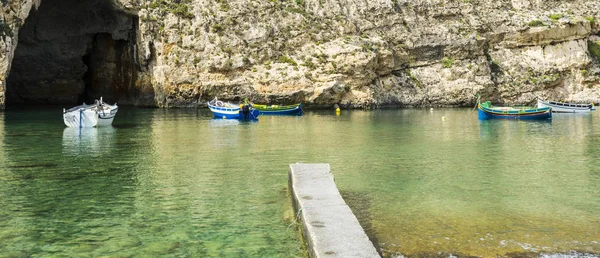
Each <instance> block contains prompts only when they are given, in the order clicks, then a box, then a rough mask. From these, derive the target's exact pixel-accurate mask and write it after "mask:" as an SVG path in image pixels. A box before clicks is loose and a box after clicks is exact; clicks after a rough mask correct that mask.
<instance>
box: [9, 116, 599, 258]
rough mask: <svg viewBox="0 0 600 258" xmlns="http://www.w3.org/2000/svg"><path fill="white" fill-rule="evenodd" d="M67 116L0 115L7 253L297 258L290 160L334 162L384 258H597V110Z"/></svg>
mask: <svg viewBox="0 0 600 258" xmlns="http://www.w3.org/2000/svg"><path fill="white" fill-rule="evenodd" d="M60 112H61V110H60V109H52V108H47V109H44V110H24V111H17V110H8V111H6V112H4V113H3V114H1V116H0V206H1V207H3V208H2V209H0V257H2V256H33V257H44V256H52V255H57V256H66V257H85V256H103V255H108V256H131V255H134V256H157V255H164V256H166V257H169V256H171V257H185V256H187V257H219V256H221V257H305V256H306V250H305V248H304V247H303V243H302V241H301V239H300V237H299V234H298V230H297V228H296V224H295V223H294V214H293V211H292V210H291V207H290V206H291V202H290V197H289V194H288V189H287V173H288V165H289V164H291V163H295V162H305V163H312V162H314V163H316V162H319V163H330V165H331V169H332V173H333V174H334V176H335V178H336V182H337V184H338V187H339V189H340V191H341V192H342V195H343V196H344V198H345V199H346V201H347V202H348V204H349V205H350V207H351V208H352V209H353V212H354V213H355V214H356V215H357V217H358V218H359V221H360V222H361V224H362V225H363V226H364V227H365V229H366V231H367V233H368V234H369V236H370V237H371V239H372V240H373V241H374V242H375V243H376V245H377V246H378V249H379V250H381V252H382V254H383V255H384V256H386V257H392V256H399V255H406V256H446V257H447V254H454V255H463V256H468V255H472V256H481V257H492V256H496V255H500V256H504V255H517V256H518V255H522V254H526V255H530V254H540V253H572V252H578V253H595V254H598V253H600V216H598V214H600V168H598V165H600V159H599V157H600V151H599V150H598V147H600V145H599V144H600V129H599V128H600V117H598V113H593V114H591V115H590V114H588V115H555V116H554V119H553V120H552V121H547V122H535V121H530V122H523V121H478V120H477V113H476V112H473V111H471V110H470V109H435V110H433V112H430V111H429V110H427V109H402V110H376V111H343V112H342V114H341V115H339V116H336V115H335V114H334V113H333V112H330V111H319V112H316V111H309V112H306V113H305V115H304V116H301V117H295V116H289V117H279V116H274V117H269V116H263V117H260V120H259V121H258V122H255V123H239V122H237V121H227V120H212V119H211V114H210V113H209V111H208V110H204V109H202V110H191V109H180V110H162V109H127V108H121V109H120V111H119V114H118V115H117V117H116V119H115V121H114V124H113V127H110V128H97V129H96V128H91V129H87V130H83V131H81V132H79V131H78V130H71V129H70V128H65V126H64V125H63V123H62V120H61V117H60ZM442 117H444V118H445V119H442ZM594 128H596V129H594Z"/></svg>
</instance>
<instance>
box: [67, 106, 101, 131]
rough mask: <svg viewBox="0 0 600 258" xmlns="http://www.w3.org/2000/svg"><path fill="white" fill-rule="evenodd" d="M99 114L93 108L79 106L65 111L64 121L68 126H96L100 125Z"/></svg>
mask: <svg viewBox="0 0 600 258" xmlns="http://www.w3.org/2000/svg"><path fill="white" fill-rule="evenodd" d="M98 120H99V119H98V115H97V114H96V111H94V110H92V109H84V108H79V109H76V110H71V111H69V112H66V111H65V112H63V121H64V123H65V125H66V126H68V127H79V128H81V127H94V126H97V125H98Z"/></svg>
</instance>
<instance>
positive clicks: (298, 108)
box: [252, 103, 302, 116]
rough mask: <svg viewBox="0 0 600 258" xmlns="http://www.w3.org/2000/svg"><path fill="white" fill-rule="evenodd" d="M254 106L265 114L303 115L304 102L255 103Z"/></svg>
mask: <svg viewBox="0 0 600 258" xmlns="http://www.w3.org/2000/svg"><path fill="white" fill-rule="evenodd" d="M252 107H254V108H255V109H258V110H260V113H261V114H263V115H297V116H301V115H302V103H298V104H293V105H286V106H280V105H264V104H253V105H252Z"/></svg>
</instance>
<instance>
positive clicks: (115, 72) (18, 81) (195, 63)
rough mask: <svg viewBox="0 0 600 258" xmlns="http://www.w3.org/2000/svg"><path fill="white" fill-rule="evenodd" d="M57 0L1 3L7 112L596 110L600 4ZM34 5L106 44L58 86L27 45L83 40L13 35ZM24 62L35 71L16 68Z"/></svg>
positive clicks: (68, 65)
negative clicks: (217, 104)
mask: <svg viewBox="0 0 600 258" xmlns="http://www.w3.org/2000/svg"><path fill="white" fill-rule="evenodd" d="M56 1H57V0H43V1H39V0H38V1H32V0H29V1H27V0H22V1H2V7H1V8H2V12H1V13H0V18H2V24H1V28H0V35H1V37H0V51H2V53H3V55H0V80H1V81H2V85H1V88H2V90H1V91H0V94H1V95H0V104H2V105H4V102H5V101H6V102H7V103H9V104H10V103H11V102H24V103H27V102H30V101H33V100H35V102H39V103H67V102H68V103H71V102H77V101H81V100H85V99H89V98H94V97H97V96H100V95H103V96H109V97H110V98H111V100H113V101H119V102H120V103H123V104H130V105H138V106H158V107H197V106H204V105H205V102H206V101H207V100H209V99H211V98H213V97H215V96H217V97H219V98H221V99H224V100H233V101H236V100H240V99H243V98H245V97H248V98H249V99H250V100H251V101H254V102H270V103H292V102H303V103H305V104H306V105H307V106H309V107H310V106H312V107H331V106H332V105H333V104H336V103H337V104H340V105H341V106H342V107H352V108H373V107H384V106H472V105H473V104H474V103H475V101H476V98H477V94H480V95H481V96H482V98H485V99H489V100H492V101H494V102H498V103H508V104H517V103H518V104H525V103H532V102H533V100H534V99H535V97H536V96H540V97H543V98H550V99H556V100H558V99H560V100H566V101H576V102H579V101H582V102H583V101H586V102H587V101H594V102H598V101H599V100H600V91H599V89H600V85H599V83H598V78H599V76H600V68H599V66H598V64H599V60H600V51H599V50H600V48H598V42H599V41H600V37H598V34H599V31H600V24H599V21H598V19H600V14H599V11H598V10H600V2H598V1H537V0H536V1H508V0H498V1H478V0H458V1H441V0H432V1H408V0H386V1H382V0H380V1H354V0H333V1H322V0H297V1H241V0H234V1H219V0H217V1H205V0H181V1H178V2H175V1H158V0H150V1H137V0H112V1H114V2H111V1H110V0H106V1H99V0H98V1H97V2H102V3H107V4H98V5H90V7H91V8H87V7H86V8H83V9H73V10H65V11H64V15H62V16H57V15H55V14H52V11H53V10H54V11H55V10H56V8H55V9H52V8H50V9H49V10H46V9H47V8H45V7H44V6H43V5H44V4H50V3H51V2H56ZM92 2H94V1H92ZM40 5H41V6H40ZM38 6H40V7H39V10H38V11H37V12H40V11H44V10H46V11H45V12H49V14H39V15H38V16H40V15H41V16H44V17H53V15H54V17H61V18H62V20H67V21H70V23H66V24H64V26H68V27H69V28H68V29H66V31H75V32H80V35H79V36H82V35H88V34H93V35H99V34H100V35H104V36H100V37H103V38H101V39H100V40H97V39H94V38H91V39H90V38H89V37H88V38H87V39H85V40H89V41H90V42H91V43H87V42H84V41H85V40H83V39H78V40H75V41H78V42H80V43H81V42H84V43H85V44H83V43H82V44H80V45H79V46H78V47H68V48H65V49H62V50H61V51H62V52H61V53H63V54H64V55H61V58H63V59H67V60H72V62H66V61H65V62H63V63H62V68H61V69H62V70H60V71H59V72H53V73H51V74H56V76H51V77H50V78H48V76H46V75H44V73H41V74H37V72H35V71H37V70H38V69H31V67H53V66H54V64H53V60H54V59H55V58H51V60H47V59H44V57H45V56H48V54H51V53H53V51H56V48H52V49H49V48H50V47H47V46H46V47H34V48H35V49H38V50H39V51H40V52H39V53H37V52H35V53H33V52H32V53H30V54H31V57H28V58H26V59H23V58H19V56H20V54H19V53H20V52H22V51H21V50H20V48H19V49H17V48H18V47H19V44H20V43H21V42H20V41H23V42H25V43H24V44H42V42H41V41H43V38H40V37H39V36H40V35H49V34H51V35H55V36H57V37H59V38H61V37H62V38H61V39H57V40H58V41H56V42H73V41H74V40H70V39H66V38H65V37H67V35H66V34H64V33H63V34H58V35H57V34H55V33H50V32H49V31H47V30H44V27H45V26H41V27H40V28H38V29H37V30H35V33H36V34H35V35H34V37H33V38H32V36H31V35H18V34H19V30H20V29H21V28H23V30H22V31H24V32H23V33H29V32H28V31H31V30H26V28H27V27H28V26H31V25H29V23H35V20H34V19H31V17H30V16H31V15H32V13H35V12H36V11H34V12H31V10H32V9H36V7H38ZM72 6H73V8H75V7H76V5H72ZM95 7H98V8H99V9H98V10H103V9H101V8H100V7H102V8H109V7H110V8H111V10H112V12H106V11H105V12H102V11H98V10H95V9H94V8H95ZM77 10H86V12H87V11H89V12H90V13H97V14H100V15H99V16H101V18H103V19H106V18H107V17H110V15H114V14H119V15H116V16H115V17H125V19H124V22H118V20H119V19H121V18H114V19H113V18H109V19H108V20H109V21H111V22H107V23H106V24H107V25H106V26H104V27H102V26H100V27H96V28H95V29H94V30H91V29H92V28H90V26H89V24H90V23H89V21H91V20H93V19H91V18H90V17H93V16H91V15H89V14H86V15H77V14H78V12H79V11H77ZM81 12H83V11H81ZM109 14H110V15H109ZM65 16H67V17H68V19H67V18H65ZM28 17H29V18H28ZM100 20H102V19H100ZM46 22H47V23H51V22H52V21H51V20H46ZM130 23H135V24H130ZM111 24H113V25H111ZM56 25H57V26H58V24H56ZM111 26H112V27H111ZM91 27H94V26H91ZM53 28H54V27H53ZM124 34H126V35H127V36H126V38H123V37H120V36H119V35H124ZM36 35H37V36H36ZM107 35H110V37H107ZM96 37H97V36H96ZM32 39H35V40H32ZM109 39H110V40H112V41H114V42H110V40H109ZM61 40H62V41H61ZM119 40H121V41H125V43H123V42H121V44H124V46H122V47H115V45H118V44H119ZM90 44H91V45H92V46H90ZM98 44H99V46H100V48H96V49H97V50H96V51H94V45H98ZM107 44H108V45H110V46H107ZM25 52H27V51H25ZM124 52H126V53H128V54H125V55H123V54H122V53H124ZM94 53H96V54H94ZM119 53H120V55H119ZM86 55H87V57H86ZM94 56H97V57H98V59H100V60H96V59H94ZM104 56H112V57H107V58H100V57H104ZM84 57H85V58H91V59H85V58H84ZM23 60H26V61H27V62H25V63H26V64H27V67H29V68H26V69H20V68H17V69H12V71H11V66H15V67H22V66H23ZM86 60H87V61H86ZM89 60H96V62H93V61H92V62H91V64H90V61H89ZM54 61H55V60H54ZM31 62H33V64H31ZM98 63H99V64H100V65H98ZM94 64H96V65H94ZM55 69H58V68H55ZM13 73H14V74H13ZM32 74H34V75H35V76H34V77H43V78H39V79H35V78H31V77H30V76H28V75H32ZM63 75H69V76H63ZM61 76H63V77H68V79H64V78H62V77H61ZM86 76H88V77H86ZM89 76H92V78H96V79H90V77H89ZM94 76H95V77H94ZM13 77H14V79H13ZM7 80H8V81H7ZM7 84H8V85H7ZM7 88H8V90H7ZM15 92H18V94H17V95H16V96H13V95H12V94H14V93H15ZM7 93H8V94H11V95H8V94H7ZM7 98H8V100H7ZM13 100H14V101H13Z"/></svg>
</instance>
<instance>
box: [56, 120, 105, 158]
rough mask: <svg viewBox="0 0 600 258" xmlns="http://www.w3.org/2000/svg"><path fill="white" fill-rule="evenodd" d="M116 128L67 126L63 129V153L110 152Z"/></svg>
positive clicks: (94, 153) (98, 153)
mask: <svg viewBox="0 0 600 258" xmlns="http://www.w3.org/2000/svg"><path fill="white" fill-rule="evenodd" d="M115 133H116V129H115V128H114V127H112V126H107V127H82V128H77V127H66V128H65V129H64V130H63V137H62V138H63V141H62V146H63V154H65V155H80V154H85V155H92V156H100V155H104V154H110V152H111V149H113V147H114V141H115V139H114V138H115V137H114V135H115Z"/></svg>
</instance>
